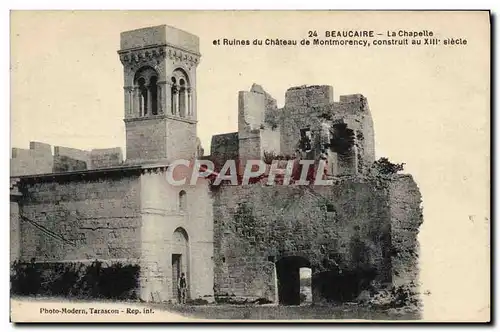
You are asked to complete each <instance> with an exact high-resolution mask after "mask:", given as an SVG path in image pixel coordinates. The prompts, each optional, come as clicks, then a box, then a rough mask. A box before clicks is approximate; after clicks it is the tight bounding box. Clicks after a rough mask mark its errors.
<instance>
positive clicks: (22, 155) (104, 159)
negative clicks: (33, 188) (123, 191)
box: [10, 142, 123, 176]
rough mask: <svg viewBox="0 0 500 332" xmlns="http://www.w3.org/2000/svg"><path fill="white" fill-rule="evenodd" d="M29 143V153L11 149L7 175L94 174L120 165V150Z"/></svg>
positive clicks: (121, 162) (27, 150) (24, 150)
mask: <svg viewBox="0 0 500 332" xmlns="http://www.w3.org/2000/svg"><path fill="white" fill-rule="evenodd" d="M53 149H54V154H52V146H51V145H50V144H46V143H41V142H30V148H29V149H19V148H12V158H11V160H10V175H11V176H25V175H35V174H49V173H62V172H74V171H85V170H95V169H100V168H111V167H117V166H121V165H123V153H122V150H121V148H118V147H117V148H110V149H93V150H90V151H87V150H80V149H74V148H68V147H63V146H54V147H53Z"/></svg>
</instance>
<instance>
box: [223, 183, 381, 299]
mask: <svg viewBox="0 0 500 332" xmlns="http://www.w3.org/2000/svg"><path fill="white" fill-rule="evenodd" d="M214 197H215V200H214V242H215V256H214V261H215V264H216V270H215V293H216V295H218V296H223V295H229V296H236V297H243V298H248V299H256V298H266V299H268V300H270V301H275V298H276V295H277V294H276V293H277V289H276V271H275V263H276V262H278V261H279V260H280V259H281V258H284V257H296V256H300V257H303V258H305V259H307V260H308V261H309V262H310V267H311V268H312V271H313V275H316V276H319V279H317V280H320V281H319V283H321V280H322V279H324V278H327V277H326V274H325V273H327V274H328V273H334V274H336V275H338V274H339V273H344V274H345V275H351V278H355V277H356V278H358V281H359V283H360V285H361V284H363V283H364V286H363V287H366V284H367V283H369V282H370V281H371V280H377V281H379V282H381V283H390V282H391V274H390V273H391V272H390V271H391V268H390V258H389V256H388V252H389V250H390V246H389V245H390V243H389V238H390V216H389V214H390V211H389V207H388V205H387V203H388V198H387V195H386V192H385V191H384V190H379V189H377V187H376V186H375V185H374V184H373V183H363V182H361V181H358V180H354V179H351V180H348V181H347V180H346V181H344V182H342V183H338V184H336V185H334V186H315V187H309V186H261V185H250V186H227V187H221V188H219V189H218V190H216V192H215V193H214ZM322 276H324V278H322ZM317 285H319V284H318V282H317ZM360 285H358V286H359V287H361V286H360ZM358 286H354V288H356V287H358ZM349 287H351V286H349ZM313 288H314V285H313ZM319 288H322V290H319ZM319 288H318V289H316V291H315V290H313V293H314V292H315V294H316V295H315V299H314V300H315V301H320V300H321V298H333V299H335V297H336V296H337V297H338V296H339V295H338V294H332V293H331V292H330V293H329V290H328V287H326V288H325V286H321V287H319ZM358 291H359V290H358V289H355V290H353V292H354V293H356V292H358ZM354 293H353V294H352V296H355V294H354ZM343 296H345V294H344V295H343ZM337 300H338V299H337Z"/></svg>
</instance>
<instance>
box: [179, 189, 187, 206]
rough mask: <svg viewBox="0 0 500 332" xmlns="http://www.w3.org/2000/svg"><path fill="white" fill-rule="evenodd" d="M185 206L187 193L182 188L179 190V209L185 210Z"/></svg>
mask: <svg viewBox="0 0 500 332" xmlns="http://www.w3.org/2000/svg"><path fill="white" fill-rule="evenodd" d="M186 206H187V194H186V192H185V191H184V190H181V191H180V192H179V210H180V211H186Z"/></svg>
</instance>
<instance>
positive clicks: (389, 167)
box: [373, 157, 405, 175]
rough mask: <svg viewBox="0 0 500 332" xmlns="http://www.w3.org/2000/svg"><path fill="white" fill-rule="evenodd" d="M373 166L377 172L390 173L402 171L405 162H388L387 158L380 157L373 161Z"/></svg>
mask: <svg viewBox="0 0 500 332" xmlns="http://www.w3.org/2000/svg"><path fill="white" fill-rule="evenodd" d="M373 166H374V168H375V170H376V171H377V172H378V173H379V174H383V175H391V174H396V173H398V172H401V171H403V170H404V166H405V163H401V164H395V163H392V162H390V161H389V159H388V158H385V157H382V158H380V159H379V160H377V161H375V162H374V163H373Z"/></svg>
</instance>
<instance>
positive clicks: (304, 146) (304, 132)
mask: <svg viewBox="0 0 500 332" xmlns="http://www.w3.org/2000/svg"><path fill="white" fill-rule="evenodd" d="M311 144H312V133H311V130H310V129H309V128H304V129H301V130H300V149H301V150H302V151H305V152H309V151H311V149H312V146H311Z"/></svg>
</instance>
